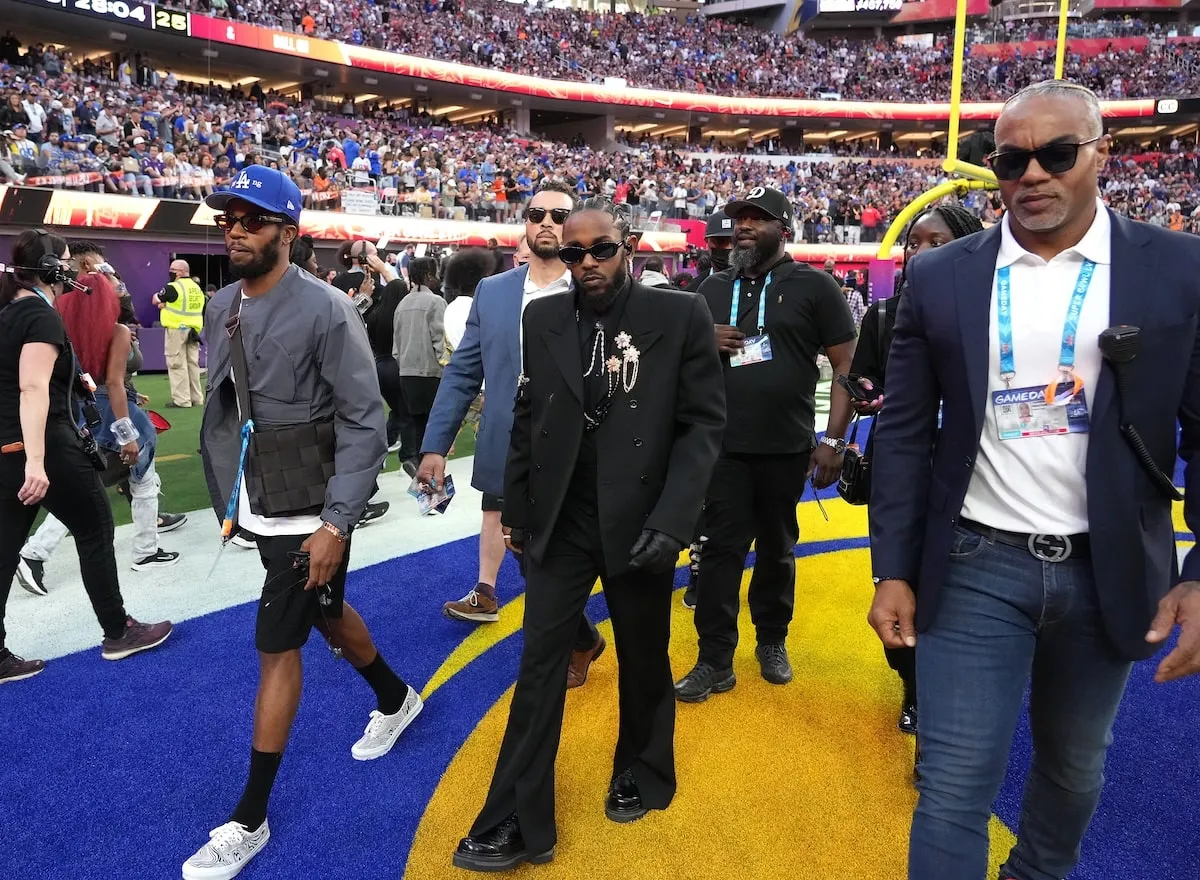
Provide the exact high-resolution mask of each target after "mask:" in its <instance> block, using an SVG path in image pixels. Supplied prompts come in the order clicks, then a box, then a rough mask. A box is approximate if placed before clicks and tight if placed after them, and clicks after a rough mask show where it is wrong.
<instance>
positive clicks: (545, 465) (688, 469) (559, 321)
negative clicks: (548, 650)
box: [503, 281, 725, 577]
mask: <svg viewBox="0 0 1200 880" xmlns="http://www.w3.org/2000/svg"><path fill="white" fill-rule="evenodd" d="M577 320H578V319H577V312H576V295H575V293H574V292H573V291H571V292H568V293H563V294H556V295H554V296H549V297H546V298H544V299H539V300H535V301H534V302H532V303H530V304H529V306H528V308H526V310H525V316H524V339H525V343H524V355H523V374H522V379H521V384H520V388H519V389H518V393H517V401H516V409H515V416H514V420H513V430H512V436H511V440H510V445H509V455H508V462H507V467H506V471H505V493H504V513H503V523H504V525H506V526H510V527H513V528H516V529H522V530H524V533H525V552H526V553H527V554H528V556H529V559H530V560H531V561H533V562H535V563H539V562H541V560H542V559H543V558H544V557H545V554H546V549H547V545H548V544H549V542H550V538H551V536H552V534H553V532H554V527H555V523H556V522H557V521H558V518H559V515H560V513H561V511H562V509H563V505H564V504H567V503H570V499H569V498H568V494H569V493H568V487H569V485H570V483H571V479H572V476H573V474H574V472H575V467H576V464H577V461H578V458H579V451H580V446H581V443H582V441H583V436H584V426H585V418H584V411H585V404H584V377H583V374H584V370H585V367H584V365H583V359H584V358H583V354H582V352H581V346H580V336H579V332H578V326H577ZM618 330H619V331H623V332H625V333H628V334H629V336H630V338H631V344H632V345H633V346H634V347H635V348H636V349H637V358H638V375H637V380H636V384H634V386H633V387H632V388H631V389H630V390H629V391H628V392H626V391H625V390H624V389H623V388H618V390H617V392H616V396H615V397H614V398H613V400H612V404H611V407H610V409H609V411H608V414H607V417H606V418H605V419H604V421H603V423H602V424H601V425H600V427H599V429H598V430H597V431H596V432H595V441H596V476H597V484H598V485H597V488H596V501H597V512H598V519H599V522H598V527H599V530H600V537H601V540H602V547H603V552H604V561H605V569H606V573H607V574H608V575H609V576H610V577H615V576H618V575H620V574H623V573H625V572H626V571H627V570H628V566H629V554H630V550H631V548H632V547H633V545H634V543H635V542H636V540H637V538H638V536H639V534H640V533H641V531H642V530H643V529H653V530H655V531H659V532H662V533H664V534H666V535H669V536H671V537H672V538H675V539H676V540H677V541H679V542H680V543H681V544H684V545H686V544H687V543H689V542H690V541H691V540H692V531H693V529H694V528H695V525H696V521H697V519H698V517H699V515H700V511H701V508H702V506H703V503H704V493H705V491H706V490H707V488H708V482H709V477H710V475H711V472H712V469H713V466H714V464H715V463H716V460H717V456H718V454H719V452H720V446H721V436H722V433H723V431H724V427H725V383H724V380H723V378H722V373H721V361H720V357H719V355H718V354H717V347H716V339H715V337H714V333H713V321H712V315H711V314H710V312H709V310H708V306H707V305H706V303H705V302H704V300H703V299H702V298H701V297H699V296H696V295H695V294H689V293H684V292H681V291H673V290H666V289H661V288H652V287H645V286H643V285H641V284H638V283H637V282H636V281H635V282H632V287H631V289H630V292H629V297H628V300H627V302H626V305H625V308H624V310H623V312H622V313H621V317H620V321H619V325H618Z"/></svg>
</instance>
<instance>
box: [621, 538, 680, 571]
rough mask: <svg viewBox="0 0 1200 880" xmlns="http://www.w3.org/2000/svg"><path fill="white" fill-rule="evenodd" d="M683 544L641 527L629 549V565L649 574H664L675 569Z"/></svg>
mask: <svg viewBox="0 0 1200 880" xmlns="http://www.w3.org/2000/svg"><path fill="white" fill-rule="evenodd" d="M681 550H683V544H681V543H680V542H679V541H676V540H675V539H674V538H672V537H671V536H670V535H664V534H663V533H662V532H656V531H654V529H643V530H642V533H641V535H639V536H638V539H637V541H635V542H634V544H633V549H632V550H630V551H629V567H630V568H632V569H634V570H639V571H647V572H650V573H651V574H664V573H665V572H668V571H674V570H675V564H676V563H677V562H678V561H679V553H680V551H681Z"/></svg>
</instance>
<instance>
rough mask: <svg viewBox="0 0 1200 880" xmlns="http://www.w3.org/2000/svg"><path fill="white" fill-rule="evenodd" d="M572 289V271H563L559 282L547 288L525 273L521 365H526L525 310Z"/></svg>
mask: <svg viewBox="0 0 1200 880" xmlns="http://www.w3.org/2000/svg"><path fill="white" fill-rule="evenodd" d="M570 289H571V270H570V269H566V268H564V269H563V273H562V275H560V276H559V277H558V279H557V280H555V281H551V282H550V283H549V284H547V285H546V286H545V287H538V286H537V285H536V284H534V283H533V273H532V272H526V273H525V293H524V295H522V297H521V320H520V327H521V329H520V334H521V363H522V364H524V363H525V310H526V309H527V308H529V304H530V303H531V302H533V301H534V300H535V299H541V298H542V297H543V296H553V295H554V294H556V293H566V292H567V291H568V290H570Z"/></svg>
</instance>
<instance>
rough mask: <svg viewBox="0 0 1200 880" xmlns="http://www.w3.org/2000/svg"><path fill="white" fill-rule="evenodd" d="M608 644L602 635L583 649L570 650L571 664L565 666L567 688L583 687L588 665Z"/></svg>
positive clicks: (594, 660) (593, 661)
mask: <svg viewBox="0 0 1200 880" xmlns="http://www.w3.org/2000/svg"><path fill="white" fill-rule="evenodd" d="M606 647H608V644H607V643H606V642H605V641H604V636H600V637H599V638H598V639H597V641H596V644H594V645H592V647H590V648H587V649H586V650H583V651H572V652H571V665H570V666H568V667H567V690H570V689H571V688H577V687H583V685H584V684H585V683H586V682H587V677H588V667H590V666H591V665H592V664H593V663H595V662H596V658H597V657H599V656H600V655H601V654H603V653H604V649H605V648H606Z"/></svg>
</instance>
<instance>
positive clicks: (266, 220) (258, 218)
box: [213, 214, 287, 235]
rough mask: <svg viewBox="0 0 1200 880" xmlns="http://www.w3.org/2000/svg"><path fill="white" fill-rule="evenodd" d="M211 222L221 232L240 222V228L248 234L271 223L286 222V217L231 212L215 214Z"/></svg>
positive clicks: (252, 233)
mask: <svg viewBox="0 0 1200 880" xmlns="http://www.w3.org/2000/svg"><path fill="white" fill-rule="evenodd" d="M213 222H214V223H216V224H217V228H218V229H220V230H221V231H222V232H232V231H233V229H234V227H235V226H237V225H238V224H239V223H240V224H242V229H244V230H246V232H248V233H249V234H250V235H254V233H256V232H261V231H262V229H263V227H265V226H267V225H268V224H271V223H286V222H287V218H286V217H277V216H276V215H274V214H247V215H245V216H244V217H234V216H233V215H232V214H217V215H216V216H215V217H213Z"/></svg>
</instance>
